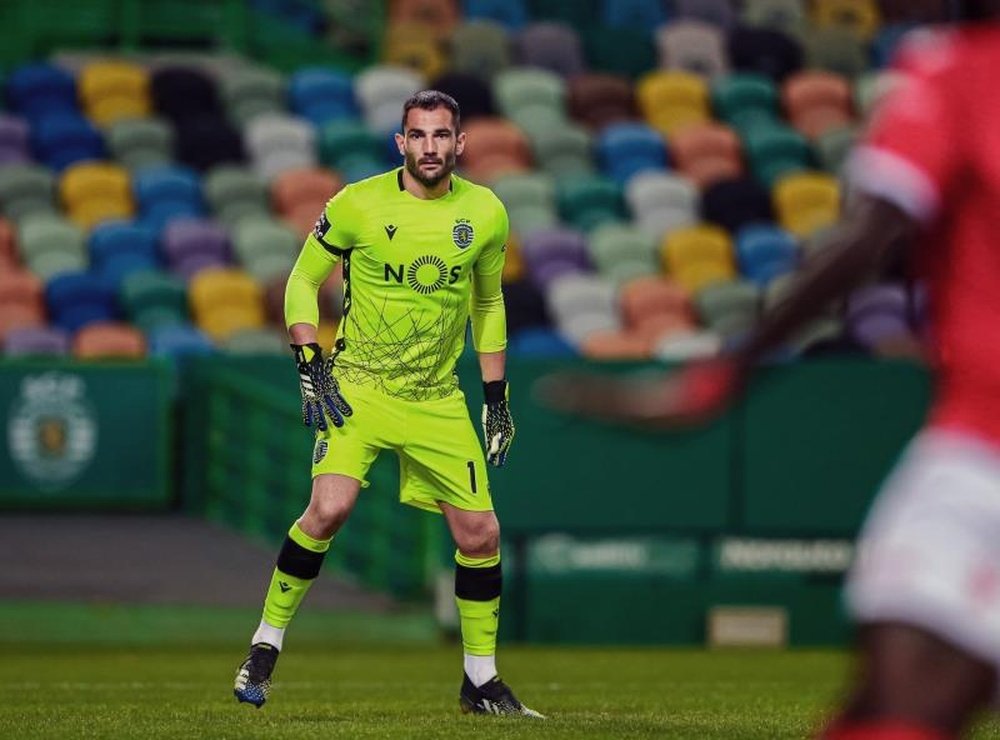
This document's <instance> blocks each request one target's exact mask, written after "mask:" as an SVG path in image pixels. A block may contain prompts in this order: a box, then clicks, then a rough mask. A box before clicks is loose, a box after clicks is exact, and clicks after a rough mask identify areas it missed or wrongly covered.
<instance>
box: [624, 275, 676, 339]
mask: <svg viewBox="0 0 1000 740" xmlns="http://www.w3.org/2000/svg"><path fill="white" fill-rule="evenodd" d="M619 299H620V301H621V307H622V317H623V318H624V319H625V324H626V325H627V326H629V327H636V326H638V325H639V324H641V323H643V322H644V321H645V320H647V319H649V318H650V317H655V316H680V317H686V318H688V319H690V316H691V302H690V298H689V296H688V293H687V291H686V290H684V288H683V287H681V286H680V285H679V284H677V283H675V282H673V281H671V280H667V279H665V278H663V277H658V276H656V275H647V276H643V277H639V278H635V279H633V280H630V281H628V282H627V283H625V284H624V285H623V286H622V287H621V291H620V293H619Z"/></svg>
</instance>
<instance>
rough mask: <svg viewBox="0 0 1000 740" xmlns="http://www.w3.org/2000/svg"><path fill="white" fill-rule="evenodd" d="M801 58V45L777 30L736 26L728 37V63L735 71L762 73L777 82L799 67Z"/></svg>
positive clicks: (802, 55)
mask: <svg viewBox="0 0 1000 740" xmlns="http://www.w3.org/2000/svg"><path fill="white" fill-rule="evenodd" d="M795 2H796V3H797V2H798V0H795ZM804 58H805V53H804V52H803V50H802V45H801V44H800V43H799V42H798V41H796V40H795V38H794V37H792V36H788V35H786V34H784V33H782V32H781V31H778V30H773V29H769V28H737V29H735V30H734V31H733V32H732V34H730V36H729V62H730V66H731V67H732V68H733V70H735V71H737V72H745V73H751V74H758V75H763V76H764V77H769V78H771V79H772V80H774V81H775V82H776V83H778V84H780V83H781V82H782V81H783V80H784V79H785V78H786V77H788V75H790V74H793V73H794V72H798V71H799V70H800V69H802V64H803V60H804Z"/></svg>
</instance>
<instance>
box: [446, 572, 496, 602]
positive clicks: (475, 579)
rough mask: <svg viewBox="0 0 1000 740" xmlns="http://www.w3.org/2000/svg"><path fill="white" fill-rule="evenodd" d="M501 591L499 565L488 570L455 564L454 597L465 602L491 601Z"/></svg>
mask: <svg viewBox="0 0 1000 740" xmlns="http://www.w3.org/2000/svg"><path fill="white" fill-rule="evenodd" d="M501 590H503V575H502V573H501V570H500V564H499V563H497V564H496V565H491V566H490V567H489V568H469V567H468V566H465V565H460V564H458V563H456V564H455V596H457V597H458V598H460V599H465V600H466V601H492V600H493V599H496V598H498V597H499V596H500V591H501Z"/></svg>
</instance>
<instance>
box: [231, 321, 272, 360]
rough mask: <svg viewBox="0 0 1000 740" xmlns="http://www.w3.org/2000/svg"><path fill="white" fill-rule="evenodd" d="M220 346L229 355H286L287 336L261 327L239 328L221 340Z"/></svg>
mask: <svg viewBox="0 0 1000 740" xmlns="http://www.w3.org/2000/svg"><path fill="white" fill-rule="evenodd" d="M222 348H223V349H224V350H225V351H226V352H227V353H228V354H231V355H240V356H248V355H249V356H255V355H280V356H282V357H285V356H287V355H288V336H287V335H286V334H285V332H283V331H281V330H279V329H274V328H269V327H262V328H260V329H240V330H239V331H236V332H233V333H232V334H231V335H230V336H229V337H228V338H226V339H225V340H224V341H223V342H222Z"/></svg>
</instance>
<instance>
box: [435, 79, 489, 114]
mask: <svg viewBox="0 0 1000 740" xmlns="http://www.w3.org/2000/svg"><path fill="white" fill-rule="evenodd" d="M430 87H431V89H433V90H440V91H441V92H443V93H445V94H446V95H451V97H453V98H455V101H456V102H457V103H458V107H459V110H460V111H461V112H462V121H463V122H466V121H472V120H473V119H476V118H484V117H489V116H493V115H496V106H495V105H494V101H493V88H492V86H491V85H489V84H488V83H487V82H484V81H483V80H482V79H480V78H479V77H476V76H475V75H472V74H468V73H465V72H450V73H448V74H445V75H441V76H440V77H438V78H437V79H435V80H433V81H432V82H431V83H430Z"/></svg>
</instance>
